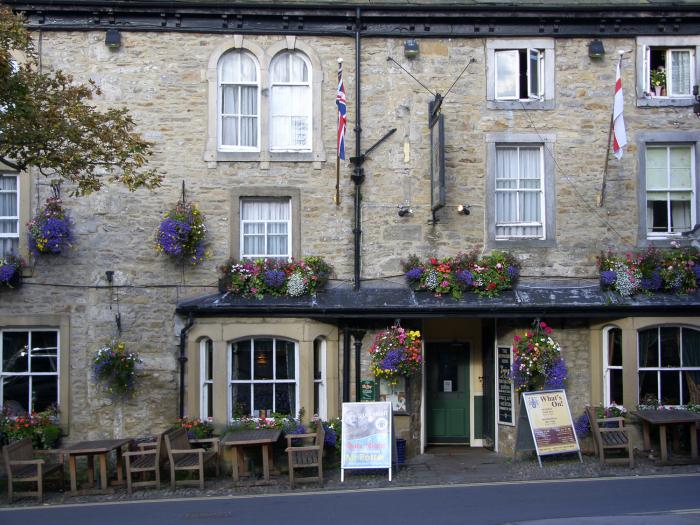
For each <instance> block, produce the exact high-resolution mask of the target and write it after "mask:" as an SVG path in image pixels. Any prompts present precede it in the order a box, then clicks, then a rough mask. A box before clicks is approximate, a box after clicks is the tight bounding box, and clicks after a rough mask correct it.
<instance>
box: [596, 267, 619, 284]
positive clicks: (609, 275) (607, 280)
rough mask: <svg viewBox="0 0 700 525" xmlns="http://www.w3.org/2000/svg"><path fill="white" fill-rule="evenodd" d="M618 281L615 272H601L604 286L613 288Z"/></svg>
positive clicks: (601, 280)
mask: <svg viewBox="0 0 700 525" xmlns="http://www.w3.org/2000/svg"><path fill="white" fill-rule="evenodd" d="M616 280H617V274H616V273H615V270H603V271H602V272H600V282H601V284H602V285H603V286H612V285H613V284H615V281H616Z"/></svg>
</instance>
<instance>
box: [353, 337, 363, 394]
mask: <svg viewBox="0 0 700 525" xmlns="http://www.w3.org/2000/svg"><path fill="white" fill-rule="evenodd" d="M352 336H353V338H354V339H355V401H360V400H361V399H360V396H361V395H362V392H361V390H362V389H361V388H360V380H361V379H362V377H361V375H360V369H361V366H360V356H361V355H362V338H363V337H364V336H365V331H364V330H358V329H355V330H353V332H352Z"/></svg>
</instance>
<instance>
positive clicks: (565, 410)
mask: <svg viewBox="0 0 700 525" xmlns="http://www.w3.org/2000/svg"><path fill="white" fill-rule="evenodd" d="M523 402H524V404H525V409H526V410H527V417H528V420H529V421H530V428H531V429H532V438H533V439H534V441H535V449H536V451H537V455H538V456H546V455H549V454H563V453H566V452H580V450H579V446H578V438H577V437H576V432H574V423H573V421H572V419H571V412H570V411H569V403H568V401H567V399H566V392H564V390H543V391H539V392H523Z"/></svg>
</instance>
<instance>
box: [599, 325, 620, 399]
mask: <svg viewBox="0 0 700 525" xmlns="http://www.w3.org/2000/svg"><path fill="white" fill-rule="evenodd" d="M603 338H604V339H603V391H604V392H603V399H604V402H605V406H608V405H612V404H616V405H622V330H620V329H619V328H617V327H614V326H611V327H608V328H606V329H605V330H604V331H603Z"/></svg>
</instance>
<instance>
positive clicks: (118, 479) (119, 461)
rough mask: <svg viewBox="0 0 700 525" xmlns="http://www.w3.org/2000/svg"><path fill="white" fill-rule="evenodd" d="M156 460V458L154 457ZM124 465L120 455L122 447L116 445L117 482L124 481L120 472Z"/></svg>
mask: <svg viewBox="0 0 700 525" xmlns="http://www.w3.org/2000/svg"><path fill="white" fill-rule="evenodd" d="M156 461H158V459H156ZM123 467H124V458H123V456H122V447H117V484H119V485H121V484H122V483H124V476H123V474H122V469H123Z"/></svg>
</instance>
